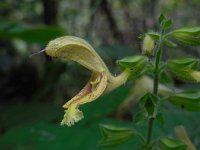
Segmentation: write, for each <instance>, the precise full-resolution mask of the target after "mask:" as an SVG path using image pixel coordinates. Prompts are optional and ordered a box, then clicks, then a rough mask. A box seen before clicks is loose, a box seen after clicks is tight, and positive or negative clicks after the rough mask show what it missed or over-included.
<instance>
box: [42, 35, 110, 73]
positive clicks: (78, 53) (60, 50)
mask: <svg viewBox="0 0 200 150" xmlns="http://www.w3.org/2000/svg"><path fill="white" fill-rule="evenodd" d="M45 52H46V53H47V54H48V55H49V56H52V57H59V58H64V59H67V60H73V61H76V62H78V63H80V64H81V65H83V66H84V67H86V68H87V69H89V70H92V71H94V72H102V71H103V70H108V69H107V67H106V65H105V63H104V62H103V60H102V59H101V58H100V56H99V55H98V54H97V53H96V51H95V50H94V49H93V48H92V46H91V45H90V44H89V43H88V42H86V41H85V40H83V39H81V38H78V37H74V36H64V37H60V38H57V39H55V40H52V41H50V42H49V44H48V45H47V47H46V48H45Z"/></svg>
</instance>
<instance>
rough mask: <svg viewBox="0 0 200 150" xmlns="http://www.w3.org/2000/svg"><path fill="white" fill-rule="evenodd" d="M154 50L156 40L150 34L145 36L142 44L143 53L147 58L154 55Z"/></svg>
mask: <svg viewBox="0 0 200 150" xmlns="http://www.w3.org/2000/svg"><path fill="white" fill-rule="evenodd" d="M153 49H154V40H153V39H152V38H151V36H149V35H148V34H146V35H145V37H144V40H143V44H142V52H143V54H144V55H146V56H151V55H152V54H153Z"/></svg>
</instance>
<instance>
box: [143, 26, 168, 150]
mask: <svg viewBox="0 0 200 150" xmlns="http://www.w3.org/2000/svg"><path fill="white" fill-rule="evenodd" d="M161 28H162V27H161ZM163 34H164V29H163V28H162V29H161V32H160V37H159V41H158V45H157V47H156V49H155V52H156V60H155V68H154V86H153V94H154V95H155V96H158V85H159V76H160V68H159V67H160V59H161V55H162V44H163ZM154 120H155V118H154V117H151V118H150V119H149V121H148V130H147V139H146V145H147V147H148V149H149V150H150V149H151V147H150V145H151V139H152V133H153V126H154Z"/></svg>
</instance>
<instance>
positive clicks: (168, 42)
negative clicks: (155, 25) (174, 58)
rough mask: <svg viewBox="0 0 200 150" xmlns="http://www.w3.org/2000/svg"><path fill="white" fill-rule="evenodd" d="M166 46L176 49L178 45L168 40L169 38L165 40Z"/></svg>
mask: <svg viewBox="0 0 200 150" xmlns="http://www.w3.org/2000/svg"><path fill="white" fill-rule="evenodd" d="M164 44H165V45H167V46H168V47H176V46H177V44H176V43H174V42H173V41H171V40H169V39H167V38H164Z"/></svg>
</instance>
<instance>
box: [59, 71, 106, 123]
mask: <svg viewBox="0 0 200 150" xmlns="http://www.w3.org/2000/svg"><path fill="white" fill-rule="evenodd" d="M106 85H107V76H106V73H105V72H102V73H93V75H92V78H91V80H90V81H89V82H88V83H87V85H86V86H85V87H84V88H83V89H82V90H81V91H80V92H79V93H78V94H77V95H76V96H75V97H73V98H72V99H71V100H70V101H68V102H67V103H65V104H64V105H63V107H64V108H66V109H67V110H65V115H64V118H63V120H62V122H61V125H67V126H71V125H73V124H74V123H75V122H78V121H79V120H81V119H82V118H83V117H84V116H83V113H82V111H80V110H79V109H78V107H79V106H80V105H82V104H85V103H88V102H91V101H93V100H95V99H97V98H98V97H99V96H100V95H101V94H102V93H103V92H104V91H105V89H106Z"/></svg>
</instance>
